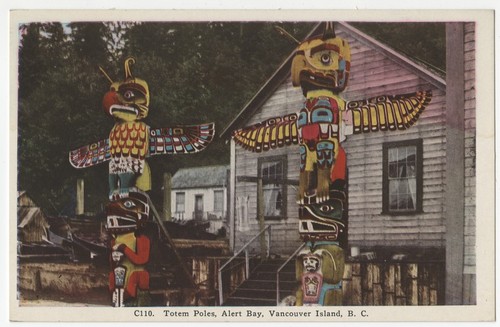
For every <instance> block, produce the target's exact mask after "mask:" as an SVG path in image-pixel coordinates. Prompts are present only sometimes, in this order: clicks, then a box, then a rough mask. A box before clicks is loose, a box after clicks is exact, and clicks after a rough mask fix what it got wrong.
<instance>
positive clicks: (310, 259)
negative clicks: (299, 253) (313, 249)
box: [302, 255, 320, 272]
mask: <svg viewBox="0 0 500 327" xmlns="http://www.w3.org/2000/svg"><path fill="white" fill-rule="evenodd" d="M302 263H303V264H304V270H305V271H307V272H316V271H318V270H319V267H320V258H319V257H317V256H316V255H306V256H304V258H303V259H302Z"/></svg>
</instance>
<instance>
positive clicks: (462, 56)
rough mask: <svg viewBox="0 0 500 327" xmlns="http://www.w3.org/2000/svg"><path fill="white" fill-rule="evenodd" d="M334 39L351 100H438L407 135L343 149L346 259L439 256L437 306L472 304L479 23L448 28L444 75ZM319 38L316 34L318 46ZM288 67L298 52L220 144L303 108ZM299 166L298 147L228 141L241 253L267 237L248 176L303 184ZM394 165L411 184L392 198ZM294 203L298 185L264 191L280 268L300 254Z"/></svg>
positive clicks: (232, 215)
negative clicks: (416, 96)
mask: <svg viewBox="0 0 500 327" xmlns="http://www.w3.org/2000/svg"><path fill="white" fill-rule="evenodd" d="M335 29H336V34H337V36H340V37H342V38H344V39H346V40H347V41H348V42H349V44H350V47H351V72H350V78H349V82H348V87H347V89H346V90H345V91H344V92H343V97H344V98H345V99H346V100H355V99H364V98H369V97H373V96H377V95H393V94H404V93H410V92H415V91H418V90H432V94H433V96H432V101H431V103H430V105H429V106H428V107H427V108H426V109H425V111H424V112H423V113H422V115H421V116H420V118H419V120H418V122H417V123H416V124H415V125H414V126H413V127H411V128H410V129H408V130H405V131H397V132H377V133H373V134H370V133H367V134H359V135H349V136H348V137H347V140H346V141H344V142H343V147H344V149H345V150H346V153H347V169H348V190H349V199H348V208H349V209H348V210H349V211H348V215H349V218H348V221H349V228H348V243H349V249H347V250H346V251H347V252H346V253H347V254H350V248H353V247H356V248H359V249H360V251H361V253H363V252H367V253H372V254H373V256H374V257H376V256H377V255H378V254H377V251H378V250H381V251H386V253H392V254H398V253H400V254H401V256H400V258H404V256H405V254H406V253H411V251H413V252H412V253H413V256H421V258H420V260H425V258H426V257H432V260H437V262H439V264H440V265H441V268H442V271H443V276H444V277H443V279H444V281H443V283H445V287H442V288H441V289H442V290H444V289H445V291H443V294H442V301H441V303H446V304H470V303H475V301H476V299H475V285H476V278H475V276H476V268H475V266H476V253H475V224H476V223H475V221H476V216H475V176H476V173H475V135H476V129H475V108H476V101H475V90H474V87H475V24H474V23H451V24H447V26H446V36H447V44H446V45H447V58H446V60H447V71H446V74H439V73H436V72H434V71H433V70H430V69H429V68H428V67H426V66H424V65H422V64H420V63H418V62H416V61H415V60H413V59H412V58H409V57H407V56H405V55H403V54H401V53H399V52H397V51H395V50H393V49H391V48H390V47H388V46H386V45H385V44H384V43H383V42H381V41H377V40H375V39H373V38H372V37H370V36H368V35H366V34H365V33H363V32H361V31H359V30H358V29H356V28H354V27H353V26H351V25H349V24H348V23H336V24H335ZM321 32H322V26H320V25H319V24H318V25H317V26H316V27H315V30H314V31H311V35H317V34H320V33H321ZM292 58H293V53H292V54H290V56H289V57H288V58H287V59H286V61H285V62H283V63H282V65H281V66H280V67H279V68H278V69H277V70H276V71H275V73H274V74H273V75H272V76H271V77H270V78H269V80H268V81H267V82H266V83H265V84H264V85H263V86H262V87H261V88H260V90H259V91H258V93H257V94H255V96H254V97H253V98H252V99H251V100H250V101H249V102H248V103H247V104H246V105H245V107H244V108H242V110H241V112H240V113H239V115H238V116H237V117H235V118H234V120H233V121H232V123H231V124H230V125H229V126H228V127H227V128H226V129H225V130H224V132H223V134H222V137H225V138H227V139H230V136H231V133H232V132H233V131H234V130H236V129H238V128H241V127H245V126H249V125H252V124H255V123H258V122H261V121H264V120H266V119H269V118H272V117H278V116H283V115H286V114H291V113H296V112H298V111H299V109H300V108H301V106H302V103H303V100H304V98H303V95H302V91H301V90H300V88H296V87H293V86H292V82H291V77H290V67H291V61H292ZM410 161H411V162H410ZM299 162H300V161H299V152H298V147H297V146H288V147H283V148H279V149H275V150H273V151H268V152H262V153H252V152H249V151H246V150H244V149H242V148H241V147H239V146H237V145H235V143H234V142H233V141H231V162H230V166H231V176H230V183H229V185H230V196H229V199H230V204H229V230H230V231H229V237H230V244H231V246H232V248H233V249H234V251H237V250H238V249H240V248H241V246H242V245H244V244H245V243H246V242H247V241H248V240H250V239H251V238H252V237H254V236H255V235H257V233H258V232H259V230H260V229H261V228H262V227H263V226H262V225H259V220H258V219H257V217H258V212H257V210H258V206H257V183H255V181H254V180H253V179H251V178H249V177H254V178H257V177H268V178H274V179H284V180H289V181H293V180H296V181H297V180H298V179H299ZM397 164H401V165H403V166H405V167H407V168H408V169H411V170H412V171H413V172H412V173H411V174H410V173H408V174H406V175H405V176H407V177H408V179H407V180H406V181H404V182H403V181H401V182H400V183H405V185H401V187H400V188H396V189H395V190H391V191H390V190H389V188H388V187H387V185H388V180H387V179H388V177H387V176H388V175H389V174H388V173H387V170H388V169H389V166H390V165H397ZM403 186H405V187H403ZM403 189H405V190H406V191H404V190H403ZM296 192H297V190H296V186H294V185H293V183H292V184H286V183H283V184H272V185H264V186H263V193H264V208H263V210H264V219H265V226H268V225H270V226H271V237H270V242H271V252H272V253H276V254H279V255H282V256H284V257H286V256H289V255H291V254H292V253H293V252H294V251H295V250H296V249H297V248H298V247H299V246H300V244H301V241H300V239H299V235H298V223H299V221H298V206H297V204H296ZM394 198H399V200H398V201H396V202H395V201H393V200H392V199H394ZM191 201H192V200H191ZM186 208H187V207H186ZM408 251H410V252H408ZM395 258H397V256H394V257H392V259H395ZM419 276H420V275H419ZM419 278H420V277H419ZM444 292H445V294H444Z"/></svg>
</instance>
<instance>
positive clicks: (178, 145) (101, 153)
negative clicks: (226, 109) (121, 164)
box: [69, 123, 215, 168]
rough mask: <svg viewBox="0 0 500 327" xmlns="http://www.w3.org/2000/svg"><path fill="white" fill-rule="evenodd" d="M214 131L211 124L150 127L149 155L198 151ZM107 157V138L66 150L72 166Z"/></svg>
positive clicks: (82, 166)
mask: <svg viewBox="0 0 500 327" xmlns="http://www.w3.org/2000/svg"><path fill="white" fill-rule="evenodd" d="M214 134H215V124H214V123H209V124H202V125H192V126H177V127H167V128H156V129H150V130H149V154H148V155H150V156H153V155H159V154H183V153H195V152H199V151H201V150H203V149H205V148H206V147H207V145H208V144H209V143H210V142H211V141H212V140H213V138H214ZM110 159H111V151H110V146H109V139H105V140H101V141H98V142H95V143H92V144H90V145H86V146H82V147H81V148H78V149H76V150H73V151H71V152H70V153H69V162H70V163H71V165H72V166H73V167H75V168H86V167H90V166H95V165H97V164H100V163H102V162H105V161H108V160H110Z"/></svg>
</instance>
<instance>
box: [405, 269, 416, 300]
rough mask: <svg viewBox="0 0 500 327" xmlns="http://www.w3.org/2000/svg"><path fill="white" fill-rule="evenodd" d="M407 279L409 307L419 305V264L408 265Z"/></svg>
mask: <svg viewBox="0 0 500 327" xmlns="http://www.w3.org/2000/svg"><path fill="white" fill-rule="evenodd" d="M407 274H408V275H407V277H408V285H407V288H408V293H407V303H408V305H418V264H416V263H409V264H407Z"/></svg>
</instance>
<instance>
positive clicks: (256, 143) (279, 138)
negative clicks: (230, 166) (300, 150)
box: [233, 114, 299, 152]
mask: <svg viewBox="0 0 500 327" xmlns="http://www.w3.org/2000/svg"><path fill="white" fill-rule="evenodd" d="M296 121H297V115H296V114H291V115H286V116H284V117H278V118H271V119H268V120H266V121H263V122H262V123H258V124H255V125H252V126H248V127H245V128H242V129H239V130H236V131H234V132H233V139H234V141H235V142H236V143H238V144H239V145H241V146H242V147H243V148H245V149H247V150H250V151H253V152H261V151H268V150H270V149H275V148H277V147H279V148H281V147H283V146H285V145H290V144H297V143H298V142H299V136H298V132H297V122H296Z"/></svg>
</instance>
